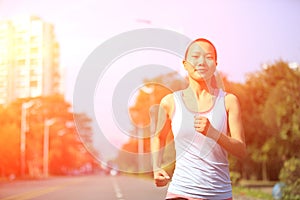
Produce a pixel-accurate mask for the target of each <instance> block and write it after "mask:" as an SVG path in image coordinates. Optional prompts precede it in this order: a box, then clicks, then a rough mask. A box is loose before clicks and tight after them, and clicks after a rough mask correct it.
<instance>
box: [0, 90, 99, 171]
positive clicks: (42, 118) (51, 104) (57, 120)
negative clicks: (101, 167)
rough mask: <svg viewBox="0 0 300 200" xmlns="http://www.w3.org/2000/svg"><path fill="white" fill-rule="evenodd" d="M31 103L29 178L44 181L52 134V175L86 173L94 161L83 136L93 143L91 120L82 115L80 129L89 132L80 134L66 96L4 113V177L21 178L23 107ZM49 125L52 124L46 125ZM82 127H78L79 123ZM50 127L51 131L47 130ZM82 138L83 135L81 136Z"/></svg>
mask: <svg viewBox="0 0 300 200" xmlns="http://www.w3.org/2000/svg"><path fill="white" fill-rule="evenodd" d="M25 102H27V103H28V102H31V105H30V106H29V107H28V108H26V148H25V160H26V163H25V165H26V166H25V168H26V175H27V176H30V177H40V176H42V175H43V168H44V162H43V159H44V153H43V152H44V150H45V149H44V134H45V129H46V128H48V130H49V140H48V141H49V173H50V174H68V173H72V172H74V171H76V170H77V171H84V170H86V169H85V168H88V167H87V166H90V165H93V164H94V162H95V161H94V160H93V158H92V156H91V155H90V154H89V153H88V151H87V150H86V148H85V146H84V144H83V143H82V141H81V138H80V137H79V136H82V137H84V138H85V141H90V142H91V140H92V132H91V129H90V128H89V127H90V124H89V120H88V117H87V116H86V115H84V114H80V115H81V119H82V120H80V122H79V125H80V126H82V127H85V128H86V129H85V131H82V132H80V133H79V132H78V131H77V129H76V127H75V124H74V121H73V113H72V112H71V106H70V104H69V103H67V102H66V101H65V100H64V98H63V97H62V96H59V95H55V96H48V97H38V98H34V99H19V100H17V101H15V102H13V103H11V104H10V105H7V106H5V107H4V106H3V107H2V108H1V109H0V125H1V126H0V145H1V148H0V163H1V168H0V175H1V176H2V177H7V176H9V175H11V174H14V175H16V176H18V175H20V167H21V166H20V165H21V154H20V145H21V144H20V132H21V116H22V109H21V107H22V104H23V103H25ZM78 115H79V114H78ZM47 121H52V123H51V124H48V125H46V123H47ZM77 124H78V123H77ZM46 126H47V127H46ZM80 134H81V135H80Z"/></svg>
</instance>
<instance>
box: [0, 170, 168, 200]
mask: <svg viewBox="0 0 300 200" xmlns="http://www.w3.org/2000/svg"><path fill="white" fill-rule="evenodd" d="M165 193H166V188H156V187H155V185H154V182H152V181H150V180H146V179H141V178H136V177H133V176H103V175H101V176H82V177H55V178H49V179H44V180H27V181H12V182H7V183H0V200H26V199H34V200H41V199H47V200H52V199H53V200H60V199H72V200H77V199H78V200H82V199H84V200H94V199H95V200H96V199H97V200H102V199H103V200H154V199H157V200H159V199H164V196H165Z"/></svg>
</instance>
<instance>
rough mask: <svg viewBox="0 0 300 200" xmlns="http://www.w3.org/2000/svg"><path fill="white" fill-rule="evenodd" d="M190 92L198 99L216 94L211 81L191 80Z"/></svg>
mask: <svg viewBox="0 0 300 200" xmlns="http://www.w3.org/2000/svg"><path fill="white" fill-rule="evenodd" d="M188 90H191V91H192V92H193V93H194V94H195V95H196V96H197V97H199V96H200V95H203V94H212V95H213V94H214V87H212V85H211V80H210V79H209V80H203V81H195V80H193V79H192V80H191V79H190V80H189V87H188Z"/></svg>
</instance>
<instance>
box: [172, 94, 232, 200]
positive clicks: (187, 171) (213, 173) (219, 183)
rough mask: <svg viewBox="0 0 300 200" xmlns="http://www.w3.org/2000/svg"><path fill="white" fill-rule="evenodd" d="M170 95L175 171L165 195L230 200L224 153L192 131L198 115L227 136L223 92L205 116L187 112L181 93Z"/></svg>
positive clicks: (219, 147) (203, 113)
mask: <svg viewBox="0 0 300 200" xmlns="http://www.w3.org/2000/svg"><path fill="white" fill-rule="evenodd" d="M173 94H174V102H175V106H174V108H175V109H174V114H173V116H172V131H173V134H174V142H175V149H176V167H175V170H174V174H173V177H172V181H171V183H170V185H169V188H168V192H170V193H173V194H179V195H184V196H187V197H192V198H203V199H218V200H220V199H227V198H230V197H232V188H231V181H230V176H229V164H228V159H227V152H226V151H225V150H224V149H223V148H222V147H221V146H219V144H217V143H216V142H215V141H214V140H212V139H210V138H208V137H206V136H204V135H203V134H201V133H198V132H196V131H195V128H194V116H195V115H202V116H205V117H207V118H208V119H209V121H210V123H211V125H212V126H213V127H214V128H216V129H217V130H219V131H220V132H222V133H223V134H226V133H227V113H226V108H225V94H226V93H225V92H224V91H222V90H219V92H218V96H217V98H216V100H215V102H214V105H213V107H212V108H211V109H210V110H208V111H206V112H198V113H197V112H193V111H190V110H188V108H187V107H186V106H185V104H184V102H183V99H182V95H183V93H182V91H177V92H175V93H173Z"/></svg>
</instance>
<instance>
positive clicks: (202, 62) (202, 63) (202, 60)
mask: <svg viewBox="0 0 300 200" xmlns="http://www.w3.org/2000/svg"><path fill="white" fill-rule="evenodd" d="M204 63H205V59H204V58H203V56H200V57H199V58H198V60H197V65H199V66H202V65H204Z"/></svg>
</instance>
